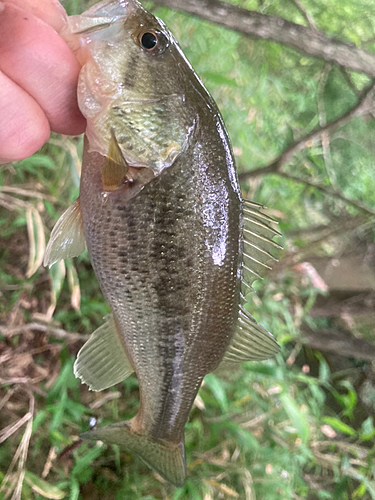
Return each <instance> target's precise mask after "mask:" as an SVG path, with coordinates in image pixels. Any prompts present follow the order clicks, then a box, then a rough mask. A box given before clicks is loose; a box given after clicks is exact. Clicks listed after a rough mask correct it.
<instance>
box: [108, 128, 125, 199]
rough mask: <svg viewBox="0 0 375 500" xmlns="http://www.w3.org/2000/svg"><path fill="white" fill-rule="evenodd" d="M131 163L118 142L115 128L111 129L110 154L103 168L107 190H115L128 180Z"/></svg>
mask: <svg viewBox="0 0 375 500" xmlns="http://www.w3.org/2000/svg"><path fill="white" fill-rule="evenodd" d="M128 170H129V165H128V164H127V162H126V160H125V158H124V156H123V154H122V151H121V149H120V146H119V144H118V142H117V139H116V136H115V133H114V130H113V128H112V129H111V141H110V143H109V149H108V155H107V158H106V160H105V163H104V167H103V170H102V183H103V189H104V190H105V191H114V190H115V189H117V188H118V187H119V186H121V185H122V184H123V183H124V181H125V180H126V174H127V173H128Z"/></svg>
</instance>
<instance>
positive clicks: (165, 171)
mask: <svg viewBox="0 0 375 500" xmlns="http://www.w3.org/2000/svg"><path fill="white" fill-rule="evenodd" d="M70 30H71V32H73V33H74V32H75V33H76V35H74V36H75V37H76V38H74V36H73V35H72V36H73V38H72V39H70V41H71V42H72V40H73V42H74V43H76V40H77V33H78V37H79V40H80V44H81V45H80V46H76V49H77V54H78V57H79V58H81V59H82V61H83V62H85V64H84V66H83V70H82V73H81V77H80V83H79V102H80V106H81V109H82V112H83V113H84V114H85V116H86V117H87V123H88V129H87V133H86V138H85V145H84V155H83V163H82V177H81V187H80V196H79V201H77V202H76V203H75V204H74V205H73V206H72V208H71V209H68V211H67V212H66V213H65V214H63V216H62V217H61V219H60V221H59V222H58V223H57V224H56V227H55V229H54V230H53V232H52V234H51V241H50V243H49V246H48V248H47V253H46V259H45V263H46V264H49V265H51V264H52V263H53V262H55V261H56V260H58V259H59V258H64V257H66V256H72V255H76V254H78V253H80V252H81V251H82V246H83V244H84V243H83V239H82V238H80V237H79V234H80V230H81V229H82V230H83V233H84V239H85V241H86V244H87V248H88V251H89V255H90V260H91V262H92V265H93V268H94V271H95V274H96V276H97V278H98V281H99V283H100V287H101V289H102V292H103V294H104V296H105V298H106V300H107V301H108V303H109V305H110V308H111V311H112V315H113V316H112V318H111V319H110V320H109V321H108V322H107V323H106V324H105V325H103V327H101V328H99V329H98V330H97V331H96V332H94V334H93V335H92V337H91V339H90V340H89V341H88V343H87V344H86V345H85V346H84V347H83V348H82V350H81V351H80V353H79V355H78V358H77V361H76V364H75V373H76V375H77V376H79V377H80V378H81V379H82V380H83V381H84V382H86V383H88V384H89V385H90V387H91V388H93V389H94V390H101V389H103V388H106V387H109V386H111V385H114V384H115V383H117V382H119V381H121V380H123V379H124V378H126V376H128V375H129V374H130V373H131V372H132V371H134V372H135V373H136V375H137V378H138V381H139V388H140V408H139V411H138V413H137V415H136V416H135V417H134V418H133V419H131V420H130V421H126V422H119V423H117V424H114V425H112V426H108V427H103V428H99V429H97V430H95V431H91V432H89V433H85V434H84V437H85V438H87V439H95V440H97V439H100V440H103V441H105V442H107V443H114V444H119V445H120V446H122V447H123V448H124V449H125V450H127V451H130V452H135V453H138V454H139V455H140V456H141V458H143V460H144V461H146V463H148V465H150V466H151V467H153V468H154V469H155V470H157V471H158V472H159V473H160V474H161V475H162V476H163V477H164V478H165V479H167V480H168V481H170V482H172V483H173V484H175V485H177V486H180V485H182V484H183V482H184V479H185V453H184V426H185V423H186V421H187V419H188V415H189V412H190V409H191V407H192V404H193V402H194V398H195V396H196V394H197V392H198V390H199V387H200V385H201V383H202V380H203V377H204V376H205V375H206V374H207V373H209V372H211V371H213V370H214V369H215V368H216V367H217V366H218V365H219V363H220V362H221V361H222V359H224V360H226V361H230V362H233V361H234V362H241V361H243V360H247V359H265V358H267V357H269V356H270V355H273V354H274V353H276V352H277V350H278V347H277V344H276V343H275V341H274V340H273V338H272V336H270V334H268V332H266V331H265V330H263V329H262V328H261V327H260V326H259V325H257V323H256V322H255V320H254V319H253V318H252V317H251V316H250V315H249V314H248V313H247V312H246V311H245V310H244V309H243V308H242V307H241V305H240V291H241V288H242V286H243V278H244V276H245V270H244V269H246V273H250V274H253V275H254V276H258V272H260V270H259V268H261V267H266V262H268V260H269V257H272V256H271V255H270V253H269V252H270V250H271V247H273V246H275V245H276V244H275V243H274V242H273V241H272V237H273V235H274V234H275V231H274V230H273V229H272V223H271V222H270V220H269V219H268V218H267V216H265V215H264V214H262V213H261V209H260V208H259V206H257V205H256V204H251V206H250V207H248V208H245V209H244V205H243V201H242V198H241V194H240V190H239V185H238V180H237V175H236V171H235V165H234V159H233V153H232V149H231V146H230V142H229V138H228V134H227V131H226V129H225V126H224V123H223V120H222V118H221V115H220V112H219V111H218V109H217V107H216V104H215V103H214V101H213V100H212V98H211V97H210V95H209V94H208V92H207V91H206V89H205V88H204V86H203V84H202V83H201V81H200V80H199V78H198V77H197V76H196V74H195V73H194V71H193V69H192V68H191V66H190V64H189V63H188V61H187V60H186V58H185V56H184V55H183V54H182V52H181V50H180V48H179V47H178V45H177V42H176V41H175V39H174V38H173V36H172V35H171V33H170V32H169V31H168V29H167V28H166V27H165V25H164V23H162V22H161V21H159V20H158V19H156V18H154V16H152V15H151V14H150V13H148V12H146V11H145V10H144V9H143V8H142V7H141V6H140V4H139V3H138V2H137V1H136V0H118V1H115V0H111V1H109V2H108V1H107V2H102V3H101V4H98V5H97V6H95V7H93V8H92V9H90V10H89V11H88V12H87V13H84V14H83V16H78V18H74V19H72V20H71V25H70ZM142 33H154V34H156V35H157V37H158V39H159V40H161V42H160V47H156V48H157V51H156V52H155V53H152V52H149V51H147V50H145V49H144V47H142V43H141V39H142ZM70 36H71V35H69V34H68V35H67V39H69V37H70ZM73 42H72V43H73ZM158 43H159V42H158ZM135 61H137V62H136V63H135ZM244 214H245V217H244ZM245 221H248V222H247V223H246V224H250V226H249V225H248V227H247V231H248V233H249V234H251V235H252V236H251V238H252V239H250V240H248V241H247V243H248V244H249V245H250V246H251V248H252V249H253V253H252V254H249V253H248V254H246V252H248V251H247V250H246V249H245V246H244V243H245V242H246V241H245V239H244V238H245V237H244V234H243V229H244V222H245ZM65 233H67V234H73V235H74V238H72V240H74V241H70V240H69V239H68V238H67V237H64V236H62V235H64V234H65ZM77 235H78V236H77ZM67 241H69V244H67ZM276 246H277V245H276ZM245 250H246V252H245ZM245 258H247V259H249V261H248V262H247V261H246V262H247V266H245V267H244V265H243V262H244V259H245ZM253 279H254V277H250V278H249V277H247V280H248V281H249V282H250V284H251V281H252V280H253ZM246 286H247V285H246ZM226 357H227V358H228V359H226Z"/></svg>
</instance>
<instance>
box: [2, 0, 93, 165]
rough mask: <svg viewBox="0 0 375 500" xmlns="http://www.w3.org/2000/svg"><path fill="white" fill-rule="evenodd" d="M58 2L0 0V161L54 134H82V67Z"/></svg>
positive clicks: (30, 151) (24, 152)
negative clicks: (65, 36) (62, 32)
mask: <svg viewBox="0 0 375 500" xmlns="http://www.w3.org/2000/svg"><path fill="white" fill-rule="evenodd" d="M65 22H66V13H65V11H64V9H63V8H62V6H61V5H60V4H59V3H58V1H57V0H4V1H0V163H6V162H9V161H15V160H21V159H23V158H27V157H28V156H30V155H31V154H33V153H34V152H35V151H37V150H38V149H39V148H40V147H41V146H42V145H43V144H44V143H45V142H46V141H47V140H48V138H49V135H50V132H51V131H53V132H58V133H61V134H71V135H75V134H80V133H82V132H84V130H85V126H86V122H85V119H84V117H83V116H82V114H81V113H80V111H79V109H78V104H77V81H78V74H79V71H80V65H79V63H78V62H77V60H76V58H75V56H74V54H73V53H72V51H71V50H70V49H69V47H68V46H67V44H66V43H65V42H64V40H63V39H62V38H61V37H60V36H59V35H58V32H59V31H60V30H61V28H62V27H63V26H64V24H65Z"/></svg>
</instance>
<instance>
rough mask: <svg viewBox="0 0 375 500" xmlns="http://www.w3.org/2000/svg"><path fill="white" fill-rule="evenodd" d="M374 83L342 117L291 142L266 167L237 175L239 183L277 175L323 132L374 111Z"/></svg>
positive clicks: (329, 131)
mask: <svg viewBox="0 0 375 500" xmlns="http://www.w3.org/2000/svg"><path fill="white" fill-rule="evenodd" d="M374 89H375V83H374V82H372V84H371V85H370V86H369V87H367V88H366V89H365V90H364V91H363V92H362V93H361V95H360V96H359V99H358V102H357V104H356V105H355V106H354V107H353V108H351V109H349V111H347V112H346V113H344V114H343V115H342V116H339V117H338V118H336V120H333V121H331V122H329V123H327V124H326V125H325V126H324V127H322V126H320V125H318V126H317V127H315V128H314V129H313V130H312V131H311V132H309V133H308V134H306V135H304V136H303V137H301V138H300V139H298V141H296V142H293V143H292V144H291V145H290V146H288V147H287V148H286V149H285V150H284V151H283V152H282V153H281V155H280V156H278V157H277V158H276V159H275V160H274V161H273V162H272V163H270V164H269V165H266V166H264V167H259V168H257V169H255V170H251V171H250V172H242V173H241V174H240V175H239V180H240V182H244V181H246V180H248V179H250V178H251V177H256V176H258V175H265V174H270V173H277V171H278V170H280V169H281V167H282V166H283V165H285V164H287V163H288V162H289V161H290V160H291V159H292V158H293V156H294V155H295V154H296V153H298V152H299V151H302V150H303V149H305V148H306V147H311V146H312V145H313V143H314V142H315V141H317V140H319V139H320V138H321V135H322V134H323V132H325V133H327V134H332V133H333V132H334V131H335V130H337V129H338V128H339V127H342V126H343V125H345V124H346V123H348V122H349V121H350V120H352V119H353V118H355V117H357V116H361V115H363V114H366V113H368V112H370V111H372V110H373V109H374V106H375V104H374V102H373V95H374Z"/></svg>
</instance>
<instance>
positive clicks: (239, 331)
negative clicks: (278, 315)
mask: <svg viewBox="0 0 375 500" xmlns="http://www.w3.org/2000/svg"><path fill="white" fill-rule="evenodd" d="M279 350H280V347H279V345H278V343H277V342H276V340H275V339H274V337H273V336H272V335H271V334H270V333H269V332H267V330H265V329H264V328H263V327H262V326H260V325H258V323H257V322H256V321H255V319H254V318H253V317H252V316H251V314H250V313H249V312H248V311H246V309H244V308H243V307H242V306H240V311H239V315H238V322H237V326H236V332H235V334H234V336H233V339H232V341H231V343H230V344H229V347H228V349H227V351H226V353H225V354H224V357H223V360H222V363H223V364H224V363H225V364H227V363H243V362H245V361H260V360H263V359H268V358H272V357H273V356H275V355H276V354H277V353H278V352H279Z"/></svg>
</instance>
